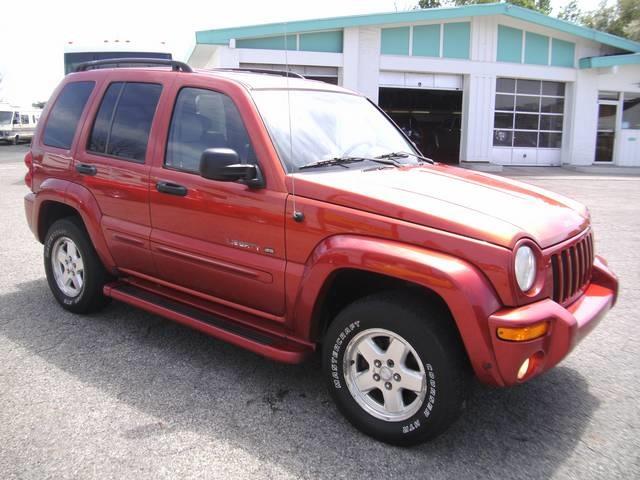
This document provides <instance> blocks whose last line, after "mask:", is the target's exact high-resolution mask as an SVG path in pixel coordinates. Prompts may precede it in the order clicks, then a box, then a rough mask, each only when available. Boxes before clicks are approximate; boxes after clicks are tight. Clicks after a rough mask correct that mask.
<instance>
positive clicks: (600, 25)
mask: <svg viewBox="0 0 640 480" xmlns="http://www.w3.org/2000/svg"><path fill="white" fill-rule="evenodd" d="M495 1H496V0H419V2H418V8H438V7H454V6H455V7H457V6H463V5H477V4H481V3H494V2H495ZM508 3H511V4H512V5H518V6H519V7H524V8H528V9H530V10H535V11H537V12H540V13H544V14H545V15H549V14H551V0H509V2H508ZM609 3H610V1H609V0H602V2H601V3H600V5H599V7H598V8H597V9H596V10H593V11H588V12H583V11H582V10H580V7H578V2H577V0H571V1H570V2H569V3H568V4H566V5H565V6H564V8H562V9H561V10H560V12H559V13H558V18H560V19H562V20H566V21H568V22H572V23H577V24H581V25H584V26H586V27H589V28H593V29H595V30H600V31H601V32H606V33H611V34H613V35H618V36H620V37H627V38H629V39H631V40H635V41H637V42H640V0H616V3H612V4H609Z"/></svg>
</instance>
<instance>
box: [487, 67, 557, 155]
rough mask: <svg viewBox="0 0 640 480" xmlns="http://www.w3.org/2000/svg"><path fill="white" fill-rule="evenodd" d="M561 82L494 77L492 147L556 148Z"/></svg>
mask: <svg viewBox="0 0 640 480" xmlns="http://www.w3.org/2000/svg"><path fill="white" fill-rule="evenodd" d="M564 87H565V85H564V83H560V82H544V81H540V80H522V79H514V78H498V79H497V82H496V104H495V113H494V125H493V128H494V131H493V145H494V146H496V147H530V148H560V147H561V145H562V121H563V113H564Z"/></svg>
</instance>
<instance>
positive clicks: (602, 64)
mask: <svg viewBox="0 0 640 480" xmlns="http://www.w3.org/2000/svg"><path fill="white" fill-rule="evenodd" d="M618 65H640V53H625V54H622V55H604V56H601V57H586V58H581V59H580V63H579V66H580V68H584V69H586V68H607V67H615V66H618Z"/></svg>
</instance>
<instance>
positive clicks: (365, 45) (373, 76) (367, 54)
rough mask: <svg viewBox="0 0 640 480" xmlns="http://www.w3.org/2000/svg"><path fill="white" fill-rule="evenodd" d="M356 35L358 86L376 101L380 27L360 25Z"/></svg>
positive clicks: (359, 89) (363, 92) (364, 93)
mask: <svg viewBox="0 0 640 480" xmlns="http://www.w3.org/2000/svg"><path fill="white" fill-rule="evenodd" d="M359 31H360V32H359V35H358V56H359V58H360V61H358V88H357V89H356V90H357V91H359V92H360V93H362V94H363V95H366V96H367V97H368V98H369V99H370V100H372V101H374V102H376V103H378V90H379V81H378V76H379V74H380V28H378V27H360V28H359Z"/></svg>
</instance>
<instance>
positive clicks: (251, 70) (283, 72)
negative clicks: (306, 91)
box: [211, 67, 304, 79]
mask: <svg viewBox="0 0 640 480" xmlns="http://www.w3.org/2000/svg"><path fill="white" fill-rule="evenodd" d="M211 70H214V71H216V72H249V73H266V74H267V75H278V76H280V77H294V78H302V79H304V77H303V76H302V75H300V74H299V73H296V72H288V71H286V70H269V69H267V68H224V67H222V68H212V69H211Z"/></svg>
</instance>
